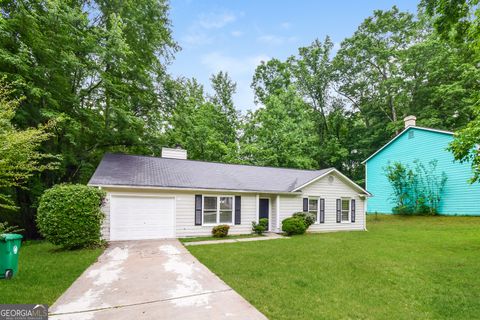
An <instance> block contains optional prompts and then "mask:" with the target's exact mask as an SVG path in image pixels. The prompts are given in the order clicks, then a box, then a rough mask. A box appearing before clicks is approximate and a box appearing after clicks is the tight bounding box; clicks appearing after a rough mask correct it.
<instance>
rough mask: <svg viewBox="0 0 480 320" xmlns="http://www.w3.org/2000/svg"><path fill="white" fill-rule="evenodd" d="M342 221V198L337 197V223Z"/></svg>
mask: <svg viewBox="0 0 480 320" xmlns="http://www.w3.org/2000/svg"><path fill="white" fill-rule="evenodd" d="M340 222H342V199H337V223H340Z"/></svg>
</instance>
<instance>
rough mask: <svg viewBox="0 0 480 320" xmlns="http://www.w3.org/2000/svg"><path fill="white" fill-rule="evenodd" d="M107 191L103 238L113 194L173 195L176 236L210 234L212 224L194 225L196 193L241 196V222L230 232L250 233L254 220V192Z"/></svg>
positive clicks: (107, 226)
mask: <svg viewBox="0 0 480 320" xmlns="http://www.w3.org/2000/svg"><path fill="white" fill-rule="evenodd" d="M105 190H106V191H107V199H106V201H105V204H104V205H103V208H102V209H103V212H104V213H105V221H104V224H103V226H102V235H103V236H104V238H105V239H107V240H108V239H109V238H110V223H109V221H110V219H109V218H110V216H109V214H110V205H109V203H110V197H111V195H115V194H128V195H142V194H156V195H159V196H168V197H175V202H176V205H175V223H176V224H175V230H176V236H177V237H179V238H181V237H190V236H202V235H211V231H212V226H196V225H195V195H196V194H204V195H206V194H210V195H233V196H235V195H239V196H241V197H242V214H241V217H242V220H241V221H242V223H241V224H240V225H232V226H230V232H229V233H230V234H244V233H250V232H251V228H252V221H255V220H256V195H255V194H244V193H242V194H236V193H231V192H222V193H217V192H194V191H175V192H169V191H164V190H149V189H144V190H143V189H142V190H139V189H127V188H125V189H123V188H105Z"/></svg>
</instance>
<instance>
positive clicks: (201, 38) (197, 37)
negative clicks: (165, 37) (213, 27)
mask: <svg viewBox="0 0 480 320" xmlns="http://www.w3.org/2000/svg"><path fill="white" fill-rule="evenodd" d="M182 42H183V43H186V44H188V45H191V46H201V45H206V44H211V43H212V42H213V38H212V37H211V36H209V35H207V34H206V33H204V32H197V31H192V32H190V33H188V34H186V35H185V36H184V37H182Z"/></svg>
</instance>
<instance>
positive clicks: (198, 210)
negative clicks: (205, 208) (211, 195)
mask: <svg viewBox="0 0 480 320" xmlns="http://www.w3.org/2000/svg"><path fill="white" fill-rule="evenodd" d="M195 225H196V226H201V225H202V195H201V194H196V195H195Z"/></svg>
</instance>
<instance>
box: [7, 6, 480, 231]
mask: <svg viewBox="0 0 480 320" xmlns="http://www.w3.org/2000/svg"><path fill="white" fill-rule="evenodd" d="M476 10H478V4H477V1H475V0H474V1H446V0H445V1H439V0H431V1H425V2H423V3H421V4H420V5H419V10H418V13H417V14H416V15H413V14H410V13H406V12H400V11H399V10H398V9H397V8H396V7H393V8H392V9H391V10H388V11H375V12H373V14H372V15H371V17H369V18H367V19H365V20H364V22H363V23H362V24H361V25H360V26H358V29H357V30H356V32H355V33H354V34H353V35H352V36H351V37H349V38H347V39H345V40H344V41H343V42H342V43H341V46H340V49H339V50H337V51H336V52H335V53H334V52H333V51H332V49H333V43H332V41H331V40H330V39H329V38H328V37H327V38H325V39H312V43H311V44H310V45H309V46H306V47H301V48H298V50H296V52H295V51H292V55H291V56H290V57H289V58H288V59H286V60H279V59H271V60H269V61H264V62H262V63H261V64H260V65H258V67H257V68H256V71H255V75H254V77H253V79H252V84H251V86H252V88H253V89H254V92H255V101H252V110H251V111H248V112H246V113H241V112H239V111H238V110H237V109H236V106H235V105H234V103H233V99H232V95H233V94H234V93H235V90H236V85H235V81H234V79H231V78H230V77H229V75H228V73H226V72H220V73H218V74H214V75H212V76H211V86H212V88H213V92H214V93H213V94H207V93H206V92H205V90H204V88H203V87H202V86H201V85H200V84H199V83H198V82H197V81H196V80H195V79H188V78H173V77H172V76H170V75H169V74H168V72H167V71H166V70H167V66H168V64H169V63H170V62H171V61H172V59H174V57H175V53H176V52H177V51H178V50H180V49H181V48H179V46H178V45H177V43H176V41H175V39H173V38H172V25H171V23H170V21H169V7H168V3H167V2H165V1H161V0H135V1H132V0H123V1H105V0H91V1H87V0H75V1H64V0H50V1H44V0H15V1H14V0H3V1H2V2H1V4H0V13H1V15H2V17H1V18H0V79H1V91H0V104H1V108H2V110H1V112H0V135H1V137H2V139H1V140H2V142H1V145H0V150H1V151H2V152H1V153H0V190H1V193H0V195H1V197H0V221H3V220H10V221H11V222H12V223H14V224H18V225H20V226H22V227H24V228H25V229H26V231H27V235H28V236H30V237H35V236H37V233H36V229H35V214H36V207H37V200H38V198H39V196H40V195H41V194H42V193H43V191H44V190H45V189H47V188H50V187H51V186H53V185H54V184H58V183H62V182H79V183H87V182H88V180H89V178H90V176H91V175H92V173H93V171H94V170H95V168H96V166H97V164H98V163H99V161H100V159H101V158H102V156H103V155H104V154H105V153H106V152H125V153H134V154H145V155H157V156H158V155H160V151H161V148H162V147H163V146H170V147H173V146H176V145H181V146H182V147H183V148H185V149H187V150H188V154H189V158H190V159H199V160H206V161H220V162H229V163H246V164H256V165H267V166H280V167H293V168H306V169H318V168H324V167H336V168H338V169H339V170H341V171H342V172H344V173H345V174H346V175H347V176H349V177H351V178H353V179H354V180H355V181H356V182H358V183H360V184H362V183H363V181H364V169H363V166H362V164H361V161H363V160H364V159H366V158H367V157H368V156H369V155H370V154H372V153H373V152H374V151H375V150H377V149H378V148H379V147H381V146H382V145H383V144H385V143H386V142H387V141H388V140H389V139H391V138H392V137H393V136H394V135H395V134H397V133H399V132H400V131H401V130H402V128H403V117H404V116H406V115H410V114H413V115H415V116H417V118H418V124H419V125H421V126H427V127H434V128H438V129H446V130H451V131H456V132H459V135H458V137H457V140H456V141H455V143H454V144H453V145H452V151H453V152H454V154H455V156H456V157H457V158H458V159H463V160H473V164H474V165H473V167H474V172H473V174H472V175H473V176H474V179H475V178H478V172H479V162H478V152H477V153H475V152H473V153H472V151H471V150H472V148H471V147H472V146H474V145H475V143H478V142H479V141H478V139H479V138H478V137H479V136H480V124H479V122H480V120H479V106H478V98H479V92H480V91H479V89H480V81H479V80H480V74H479V68H478V62H479V59H478V58H479V52H480V50H479V47H480V46H479V34H478V30H479V20H478V12H477V15H476V16H475V12H476ZM255 104H256V106H255ZM460 129H463V130H461V131H460Z"/></svg>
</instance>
